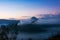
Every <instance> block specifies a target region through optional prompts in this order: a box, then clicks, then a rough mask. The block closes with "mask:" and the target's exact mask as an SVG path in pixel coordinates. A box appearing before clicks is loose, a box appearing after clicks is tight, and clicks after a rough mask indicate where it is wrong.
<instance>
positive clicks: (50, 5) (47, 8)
mask: <svg viewBox="0 0 60 40" xmlns="http://www.w3.org/2000/svg"><path fill="white" fill-rule="evenodd" d="M59 12H60V0H0V19H7V18H22V16H36V15H39V14H49V13H50V14H54V13H59Z"/></svg>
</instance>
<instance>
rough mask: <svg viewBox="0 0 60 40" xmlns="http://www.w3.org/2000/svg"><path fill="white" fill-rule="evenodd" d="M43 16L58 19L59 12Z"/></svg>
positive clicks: (59, 17)
mask: <svg viewBox="0 0 60 40" xmlns="http://www.w3.org/2000/svg"><path fill="white" fill-rule="evenodd" d="M43 16H44V17H43V18H44V19H60V13H57V14H55V15H53V14H45V15H43Z"/></svg>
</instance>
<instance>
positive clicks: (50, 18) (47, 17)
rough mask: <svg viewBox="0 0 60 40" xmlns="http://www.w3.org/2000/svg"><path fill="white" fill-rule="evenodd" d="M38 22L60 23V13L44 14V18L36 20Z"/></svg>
mask: <svg viewBox="0 0 60 40" xmlns="http://www.w3.org/2000/svg"><path fill="white" fill-rule="evenodd" d="M36 23H37V24H60V13H57V14H55V15H53V14H44V15H43V17H42V18H39V20H38V21H37V22H36Z"/></svg>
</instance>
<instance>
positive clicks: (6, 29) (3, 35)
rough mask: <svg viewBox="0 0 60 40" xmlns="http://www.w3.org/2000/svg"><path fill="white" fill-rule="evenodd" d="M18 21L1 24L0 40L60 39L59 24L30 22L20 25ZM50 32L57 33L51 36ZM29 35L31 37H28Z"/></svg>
mask: <svg viewBox="0 0 60 40" xmlns="http://www.w3.org/2000/svg"><path fill="white" fill-rule="evenodd" d="M17 23H18V21H16V22H13V23H9V24H8V25H1V26H0V40H60V25H59V24H51V25H50V24H43V25H37V24H28V25H22V26H21V25H20V26H18V25H17ZM57 27H58V28H57ZM50 33H54V34H55V33H56V35H54V34H53V35H52V36H51V35H50ZM32 34H33V35H32ZM19 35H20V36H19ZM24 35H25V36H24ZM29 35H30V36H31V37H29V38H28V36H29ZM36 35H37V36H36ZM49 35H50V36H49ZM22 36H23V37H24V38H25V39H24V38H23V37H22ZM32 36H33V37H32ZM34 36H35V37H34ZM26 38H27V39H26ZM35 38H36V39H35ZM45 38H47V39H45Z"/></svg>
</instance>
